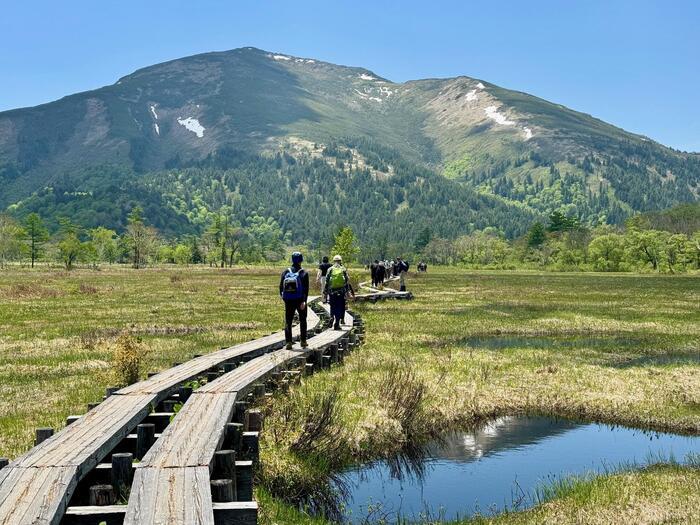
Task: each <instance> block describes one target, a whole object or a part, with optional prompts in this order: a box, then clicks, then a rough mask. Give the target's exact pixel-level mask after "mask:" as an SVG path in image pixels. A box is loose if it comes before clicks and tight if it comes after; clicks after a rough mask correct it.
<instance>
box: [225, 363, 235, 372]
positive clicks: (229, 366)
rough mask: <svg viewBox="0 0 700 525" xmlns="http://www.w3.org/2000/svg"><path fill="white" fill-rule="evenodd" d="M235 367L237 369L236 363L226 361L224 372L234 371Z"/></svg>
mask: <svg viewBox="0 0 700 525" xmlns="http://www.w3.org/2000/svg"><path fill="white" fill-rule="evenodd" d="M235 369H236V364H235V363H224V374H228V373H229V372H233V371H234V370H235Z"/></svg>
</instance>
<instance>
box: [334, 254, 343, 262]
mask: <svg viewBox="0 0 700 525" xmlns="http://www.w3.org/2000/svg"><path fill="white" fill-rule="evenodd" d="M333 262H343V258H342V257H341V256H340V255H334V256H333Z"/></svg>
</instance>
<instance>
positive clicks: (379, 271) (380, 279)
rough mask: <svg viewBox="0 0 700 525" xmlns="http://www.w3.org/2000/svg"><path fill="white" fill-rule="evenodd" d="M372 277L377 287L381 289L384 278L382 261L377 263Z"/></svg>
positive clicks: (384, 272)
mask: <svg viewBox="0 0 700 525" xmlns="http://www.w3.org/2000/svg"><path fill="white" fill-rule="evenodd" d="M374 277H375V279H376V280H377V287H379V288H383V287H384V279H385V278H386V266H384V261H379V263H378V264H377V269H376V270H375V274H374Z"/></svg>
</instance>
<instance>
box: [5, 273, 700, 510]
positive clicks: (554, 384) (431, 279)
mask: <svg viewBox="0 0 700 525" xmlns="http://www.w3.org/2000/svg"><path fill="white" fill-rule="evenodd" d="M353 273H354V277H355V278H360V277H362V271H361V270H359V269H357V270H355V271H354V272H353ZM277 279H278V269H277V268H247V269H233V270H230V269H227V270H218V269H205V268H201V267H200V268H195V267H192V268H183V267H177V268H175V267H172V268H153V269H145V270H132V269H127V268H122V267H113V268H110V267H107V266H105V267H103V268H102V269H101V270H97V271H95V270H75V271H72V272H64V271H58V270H55V269H50V268H39V269H35V270H28V269H19V268H13V269H8V270H5V271H2V272H0V399H1V400H2V401H1V402H0V456H9V457H15V456H17V455H19V454H21V453H22V452H24V451H26V450H28V448H29V447H31V444H32V440H33V433H34V428H36V427H40V426H51V427H55V428H61V427H62V426H63V424H64V423H63V422H64V420H65V417H66V416H67V415H71V414H80V413H83V412H84V411H85V406H86V404H87V403H89V402H92V401H97V400H99V399H101V397H102V395H103V393H104V389H105V387H107V386H111V385H113V384H115V381H116V379H115V375H114V365H113V362H112V349H113V344H114V341H115V340H116V338H117V336H118V335H119V334H120V333H122V332H124V331H127V332H129V333H131V334H133V335H134V336H136V337H138V338H139V339H140V340H141V345H142V347H143V349H144V350H145V351H146V358H145V360H146V362H145V366H144V367H143V370H142V374H143V375H145V373H146V372H147V371H150V370H158V369H162V368H166V367H168V366H170V365H171V364H172V363H173V362H180V361H183V360H186V359H188V358H191V357H192V355H194V354H199V353H205V352H209V351H213V350H216V349H218V348H220V347H223V346H228V345H231V344H235V343H238V342H242V341H246V340H248V339H251V338H255V337H259V336H261V335H264V334H267V333H269V332H271V331H273V330H278V329H279V328H281V323H282V312H281V308H280V304H279V299H278V297H277V294H276V286H277ZM409 289H411V290H412V291H413V292H414V294H415V299H414V300H413V301H411V302H407V301H388V302H383V303H377V304H358V305H357V306H356V310H357V311H358V312H360V313H361V314H362V315H363V318H364V319H365V322H366V329H367V340H366V344H365V345H363V346H362V347H360V348H359V349H358V350H357V351H356V352H354V353H353V354H352V355H351V356H349V357H348V358H347V359H346V361H345V364H344V365H343V366H338V367H334V368H333V369H332V370H331V371H329V372H324V373H320V374H316V375H314V376H312V377H310V378H307V379H305V380H304V381H303V382H302V383H301V384H300V385H299V386H296V387H294V388H293V389H291V390H290V391H289V393H287V394H285V395H282V394H277V395H275V396H274V397H273V398H272V399H271V400H270V401H268V402H266V404H265V405H264V407H263V408H264V410H265V412H266V423H265V431H264V433H263V437H262V443H261V454H262V462H261V464H262V465H261V469H260V470H259V472H258V474H257V476H258V484H257V486H258V498H259V500H260V501H261V504H262V507H261V508H262V510H261V517H262V520H263V522H264V523H295V522H296V523H323V522H324V521H323V520H322V519H320V518H312V517H310V516H308V515H307V514H306V513H305V512H300V511H298V510H296V509H295V508H294V506H293V505H291V504H290V503H294V502H298V501H300V500H301V499H303V498H304V497H309V496H312V497H314V498H317V499H318V500H320V501H322V500H323V499H324V498H332V497H333V494H332V488H331V486H332V484H331V483H330V481H331V480H332V478H333V475H334V473H337V472H338V471H339V470H342V469H343V468H345V467H347V466H349V465H352V464H356V463H359V462H363V461H369V460H373V459H379V458H387V457H392V455H394V454H397V453H399V452H401V451H402V450H403V449H405V448H406V447H407V446H410V445H411V444H414V443H421V442H425V441H428V440H430V439H432V438H434V437H435V436H437V435H439V434H440V433H441V432H444V431H446V430H447V429H459V428H469V427H470V426H473V425H476V424H479V423H480V422H483V421H486V420H488V419H490V418H493V417H497V416H501V415H512V414H541V415H554V416H560V417H569V418H575V419H578V420H585V421H600V422H606V423H614V424H624V425H629V426H634V427H640V428H649V429H657V430H664V431H674V432H680V433H685V434H693V435H698V434H700V355H699V354H700V308H699V306H700V278H698V277H697V276H693V275H651V274H645V275H635V274H595V273H535V272H497V271H466V270H460V269H456V268H440V267H431V268H430V272H429V273H428V274H424V275H411V277H410V280H409ZM310 429H314V431H311V430H310ZM698 509H700V469H699V468H698V467H697V466H693V464H690V465H688V466H679V465H673V464H669V465H653V466H650V467H648V468H646V469H643V470H630V471H624V472H612V473H610V474H607V475H605V476H600V477H597V478H594V479H582V480H575V481H571V482H569V483H566V484H562V485H561V486H557V487H552V488H551V490H550V491H549V492H548V500H547V501H546V502H545V503H543V504H541V505H539V506H537V507H535V508H534V509H531V510H529V511H525V512H521V513H514V514H504V515H501V516H497V517H494V518H488V519H486V518H484V520H483V522H494V523H543V522H552V523H554V522H559V523H600V522H619V521H625V520H634V521H636V522H639V523H654V522H671V523H688V522H693V521H694V520H700V516H698V512H699V511H698Z"/></svg>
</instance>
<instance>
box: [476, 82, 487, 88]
mask: <svg viewBox="0 0 700 525" xmlns="http://www.w3.org/2000/svg"><path fill="white" fill-rule="evenodd" d="M476 87H478V88H479V89H484V88H486V86H484V85H483V84H482V83H481V82H479V83H478V84H477V85H476Z"/></svg>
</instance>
